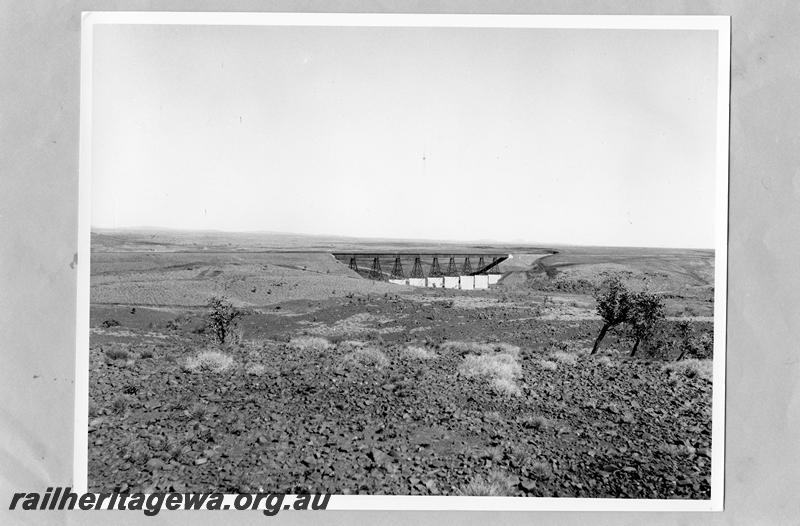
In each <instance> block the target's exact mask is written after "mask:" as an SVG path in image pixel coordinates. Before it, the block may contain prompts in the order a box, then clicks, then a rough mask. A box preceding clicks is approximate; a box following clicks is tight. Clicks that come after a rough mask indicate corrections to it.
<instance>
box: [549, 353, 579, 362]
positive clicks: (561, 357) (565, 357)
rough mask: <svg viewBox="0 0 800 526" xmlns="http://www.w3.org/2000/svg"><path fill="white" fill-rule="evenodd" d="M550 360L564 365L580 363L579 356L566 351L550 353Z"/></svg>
mask: <svg viewBox="0 0 800 526" xmlns="http://www.w3.org/2000/svg"><path fill="white" fill-rule="evenodd" d="M550 358H552V359H553V360H555V361H557V362H559V363H563V364H564V365H575V364H576V363H578V357H577V355H575V354H572V353H569V352H566V351H555V352H553V353H550Z"/></svg>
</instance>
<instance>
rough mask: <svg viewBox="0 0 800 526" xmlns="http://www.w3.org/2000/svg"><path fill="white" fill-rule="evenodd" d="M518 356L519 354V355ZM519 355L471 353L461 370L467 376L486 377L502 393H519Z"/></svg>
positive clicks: (520, 371) (520, 372)
mask: <svg viewBox="0 0 800 526" xmlns="http://www.w3.org/2000/svg"><path fill="white" fill-rule="evenodd" d="M517 356H518V355H517ZM517 356H515V355H514V354H508V353H494V352H490V353H487V354H480V355H475V354H470V355H469V356H467V357H465V358H464V361H463V362H461V365H460V366H459V372H460V373H461V374H462V375H464V376H466V377H467V378H473V377H485V378H487V379H488V380H489V381H490V382H491V384H492V387H494V389H495V390H496V391H497V392H499V393H501V394H508V395H519V394H520V393H521V391H520V388H519V387H518V386H517V384H516V379H517V378H518V377H520V376H521V375H522V367H521V366H520V365H519V362H518V361H517Z"/></svg>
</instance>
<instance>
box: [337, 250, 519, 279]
mask: <svg viewBox="0 0 800 526" xmlns="http://www.w3.org/2000/svg"><path fill="white" fill-rule="evenodd" d="M333 257H335V258H336V260H337V261H339V262H340V263H344V264H346V265H348V266H349V267H350V269H351V270H354V271H356V272H357V273H358V274H359V275H361V276H364V277H367V278H369V279H375V280H388V279H405V278H426V277H430V278H435V277H442V276H476V275H481V274H490V273H491V274H494V273H498V274H499V273H500V266H499V265H500V263H502V262H503V261H505V260H507V259H508V258H509V255H508V254H497V253H489V252H456V253H453V252H334V253H333ZM406 268H410V269H411V271H410V272H409V273H408V274H406V271H405V269H406Z"/></svg>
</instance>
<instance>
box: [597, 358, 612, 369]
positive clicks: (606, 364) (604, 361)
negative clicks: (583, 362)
mask: <svg viewBox="0 0 800 526" xmlns="http://www.w3.org/2000/svg"><path fill="white" fill-rule="evenodd" d="M595 361H596V362H597V363H598V364H599V365H602V366H604V367H613V366H614V361H613V360H612V359H611V358H610V357H608V356H601V357H599V358H598V359H597V360H595Z"/></svg>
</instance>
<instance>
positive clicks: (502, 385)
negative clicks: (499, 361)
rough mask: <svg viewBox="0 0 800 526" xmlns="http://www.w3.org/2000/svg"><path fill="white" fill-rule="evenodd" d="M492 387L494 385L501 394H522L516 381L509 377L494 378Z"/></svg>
mask: <svg viewBox="0 0 800 526" xmlns="http://www.w3.org/2000/svg"><path fill="white" fill-rule="evenodd" d="M492 387H494V390H495V391H497V392H498V393H500V394H505V395H510V396H519V395H521V394H522V390H521V389H520V388H519V386H518V385H517V384H516V383H515V382H514V380H510V379H508V378H495V379H493V380H492Z"/></svg>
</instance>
